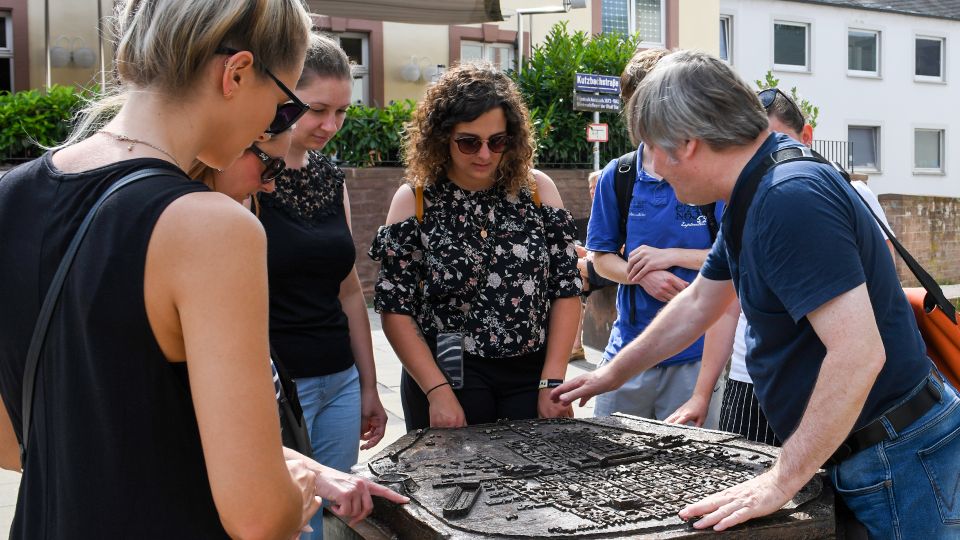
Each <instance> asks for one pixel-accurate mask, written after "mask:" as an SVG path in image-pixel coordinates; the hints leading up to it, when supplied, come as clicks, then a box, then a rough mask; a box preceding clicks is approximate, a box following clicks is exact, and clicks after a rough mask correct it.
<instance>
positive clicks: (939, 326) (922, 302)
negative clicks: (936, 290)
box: [903, 287, 960, 388]
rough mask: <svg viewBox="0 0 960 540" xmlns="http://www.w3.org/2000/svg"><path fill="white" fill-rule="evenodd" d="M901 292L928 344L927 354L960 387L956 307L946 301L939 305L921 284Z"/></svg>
mask: <svg viewBox="0 0 960 540" xmlns="http://www.w3.org/2000/svg"><path fill="white" fill-rule="evenodd" d="M903 292H904V294H906V295H907V300H909V301H910V306H911V307H912V308H913V314H914V316H915V317H916V318H917V327H918V328H920V334H921V335H922V336H923V341H924V342H925V343H926V344H927V356H929V357H930V358H931V359H932V360H933V362H934V363H935V364H936V365H937V367H938V368H939V369H940V372H941V373H943V376H944V377H946V378H947V380H949V381H950V384H952V385H953V386H954V388H960V324H957V312H956V309H954V307H953V305H952V304H949V303H947V306H943V307H941V306H940V304H941V303H942V302H940V301H938V300H937V299H936V298H935V295H934V294H931V293H930V292H927V290H926V289H924V288H922V287H914V288H905V289H903ZM940 295H941V296H942V295H943V292H941V293H940ZM944 308H945V309H944Z"/></svg>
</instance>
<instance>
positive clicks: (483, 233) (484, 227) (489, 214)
mask: <svg viewBox="0 0 960 540" xmlns="http://www.w3.org/2000/svg"><path fill="white" fill-rule="evenodd" d="M494 204H496V203H491V204H490V211H489V212H487V219H486V221H484V222H483V225H481V226H480V227H479V229H480V238H483V239H484V240H486V239H487V225H489V224H490V220H491V219H492V218H493V208H494V206H493V205H494ZM479 206H480V203H479V202H478V203H477V204H476V206H475V207H474V209H476V208H478V207H479ZM470 221H471V222H473V226H474V227H476V226H477V219H476V212H471V215H470Z"/></svg>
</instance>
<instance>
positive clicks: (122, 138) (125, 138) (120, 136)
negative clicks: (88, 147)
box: [97, 129, 183, 169]
mask: <svg viewBox="0 0 960 540" xmlns="http://www.w3.org/2000/svg"><path fill="white" fill-rule="evenodd" d="M97 133H103V134H104V135H109V136H110V137H113V138H114V140H116V141H118V142H122V143H129V144H128V145H127V152H133V147H134V146H135V145H137V144H142V145H144V146H149V147H150V148H153V149H154V150H156V151H157V152H160V153H161V154H163V155H165V156H167V157H168V158H170V159H172V160H173V162H174V163H176V164H177V167H180V168H181V169H183V166H182V165H180V162H179V161H177V158H175V157H173V156H172V155H171V154H170V152H167V151H166V150H164V149H163V148H160V147H159V146H157V145H155V144H152V143H149V142H147V141H143V140H140V139H134V138H133V137H130V136H127V135H123V134H122V133H113V132H112V131H107V130H105V129H101V130H98V131H97Z"/></svg>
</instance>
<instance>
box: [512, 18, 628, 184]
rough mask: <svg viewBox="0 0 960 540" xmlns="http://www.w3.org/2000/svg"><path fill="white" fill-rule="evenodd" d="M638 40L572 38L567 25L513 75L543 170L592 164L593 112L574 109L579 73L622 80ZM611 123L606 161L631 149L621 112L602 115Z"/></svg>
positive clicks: (603, 160) (555, 30)
mask: <svg viewBox="0 0 960 540" xmlns="http://www.w3.org/2000/svg"><path fill="white" fill-rule="evenodd" d="M638 42H639V38H638V37H637V36H634V37H628V36H624V35H622V34H616V33H605V34H598V35H596V36H593V37H590V36H588V35H587V34H586V33H585V32H582V31H578V32H575V33H573V34H571V33H570V32H569V31H568V29H567V23H566V22H565V21H564V22H560V23H558V24H556V25H554V27H553V28H552V29H551V30H550V33H549V34H548V35H547V37H546V39H545V40H544V41H543V43H542V44H540V45H537V46H535V47H534V48H533V54H532V55H531V58H530V59H529V60H528V61H526V62H524V68H523V71H522V72H521V73H517V72H512V73H511V76H512V77H513V79H514V81H516V83H517V85H518V86H519V88H520V92H521V93H522V94H523V97H524V99H525V100H526V102H527V106H528V107H529V109H530V114H531V117H532V120H533V124H534V129H535V133H536V136H537V141H538V147H539V148H538V162H539V164H540V165H541V166H545V165H549V166H569V167H583V166H588V165H589V164H591V163H592V161H593V159H592V157H591V156H592V153H593V148H592V143H588V142H587V140H586V127H587V124H589V123H591V122H593V113H591V112H580V111H574V110H573V104H572V101H573V83H574V77H575V74H576V73H578V72H579V73H596V74H600V75H614V76H617V77H619V76H620V73H621V72H622V71H623V68H624V66H626V65H627V62H628V61H629V60H630V58H631V57H632V56H633V54H634V52H635V51H636V48H637V43H638ZM600 121H601V122H605V123H607V124H608V125H609V127H610V129H609V133H610V141H609V142H607V143H602V144H601V145H600V153H601V163H606V161H609V160H610V159H613V158H615V157H617V156H619V155H621V154H623V153H625V152H628V151H629V150H630V149H631V147H632V145H631V144H630V140H629V138H628V136H627V132H626V128H625V123H624V122H623V119H622V117H621V115H620V113H600Z"/></svg>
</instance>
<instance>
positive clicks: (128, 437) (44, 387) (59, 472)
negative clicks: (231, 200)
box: [0, 153, 226, 540]
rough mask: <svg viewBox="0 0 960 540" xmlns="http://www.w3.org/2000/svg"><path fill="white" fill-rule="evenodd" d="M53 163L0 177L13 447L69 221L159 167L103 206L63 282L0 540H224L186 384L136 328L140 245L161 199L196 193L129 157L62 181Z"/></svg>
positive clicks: (4, 340) (2, 362) (141, 319)
mask: <svg viewBox="0 0 960 540" xmlns="http://www.w3.org/2000/svg"><path fill="white" fill-rule="evenodd" d="M50 155H51V154H49V153H48V154H46V155H44V156H43V157H42V158H40V159H37V160H35V161H32V162H30V163H27V164H25V165H23V166H20V167H18V168H17V169H14V170H12V171H10V172H9V173H7V174H6V175H5V176H4V177H2V178H0V298H3V302H2V303H0V306H2V307H0V394H2V397H3V403H4V405H5V406H6V409H7V412H8V413H9V415H10V420H11V421H12V422H13V427H14V430H15V431H16V433H17V437H18V438H19V437H20V436H21V421H22V420H21V389H22V386H23V369H24V359H25V357H26V353H27V347H28V344H29V341H30V336H31V335H32V333H33V326H34V323H35V322H36V319H37V315H38V313H39V309H40V304H41V302H42V301H43V297H44V296H45V295H46V291H47V287H48V286H49V283H50V280H51V279H52V277H53V274H54V272H55V271H56V268H57V266H58V265H59V263H60V259H61V257H62V256H63V253H64V251H66V246H67V244H69V242H70V240H71V239H72V238H73V234H74V233H75V232H76V229H77V227H78V225H79V224H80V221H81V220H82V219H83V218H84V216H85V215H86V213H87V211H88V210H89V208H90V207H91V206H92V204H93V202H94V201H95V200H96V198H97V197H98V196H99V195H100V194H101V193H103V191H104V190H106V189H107V188H108V187H109V186H110V185H111V184H113V183H114V182H116V181H117V180H119V179H120V178H121V177H122V176H124V175H125V174H127V173H129V172H132V171H135V170H139V169H143V168H146V167H163V168H167V169H169V170H170V175H169V176H162V177H155V178H149V179H145V180H142V181H140V182H137V183H135V184H132V185H130V186H128V187H126V188H124V189H122V190H120V191H119V192H117V193H116V194H114V195H112V196H111V198H110V199H108V200H107V202H106V203H105V204H104V206H103V207H102V208H101V210H100V212H99V213H98V215H97V217H96V219H94V221H93V223H92V225H91V228H90V231H89V232H88V234H87V236H86V239H85V240H84V243H83V244H82V246H81V248H80V250H79V252H78V253H77V257H76V260H75V261H74V263H73V266H72V269H71V271H70V273H69V274H68V276H67V279H66V282H65V284H64V288H63V293H62V294H61V296H60V300H59V303H58V305H57V308H56V309H55V310H54V314H53V318H52V320H51V323H50V330H49V333H48V335H47V340H46V343H45V346H44V349H43V353H42V354H41V356H40V365H39V369H38V371H37V386H36V391H35V399H34V405H33V407H34V409H33V410H34V413H33V414H34V416H33V425H32V426H31V430H30V440H29V441H28V455H27V458H26V468H25V471H24V474H23V477H22V479H21V482H20V494H19V497H18V499H17V509H16V515H15V517H14V521H13V526H12V530H11V535H10V537H11V538H24V539H31V540H33V539H38V538H158V539H159V538H164V539H168V538H223V537H226V533H225V532H224V530H223V526H222V525H221V523H220V519H219V517H218V514H217V511H216V508H215V507H214V503H213V497H212V494H211V492H210V485H209V481H208V478H207V472H206V466H205V464H204V459H203V453H202V450H201V447H200V435H199V431H198V429H197V421H196V417H195V415H194V410H193V401H192V399H191V396H190V387H189V385H188V381H187V370H186V364H171V363H169V362H167V361H166V359H165V358H164V356H163V354H162V353H161V351H160V347H159V345H158V344H157V342H156V339H155V338H154V335H153V332H152V330H151V328H150V324H149V322H148V320H147V315H146V307H145V304H144V296H143V274H144V268H145V262H146V253H147V244H148V242H149V240H150V236H151V234H152V232H153V228H154V226H155V224H156V221H157V219H158V218H159V217H160V214H161V213H162V212H163V210H164V209H165V208H166V207H167V205H169V204H170V203H171V202H172V201H174V200H175V199H177V198H178V197H181V196H183V195H185V194H188V193H192V192H196V191H205V190H206V189H207V188H206V187H205V186H204V185H203V184H201V183H199V182H192V181H190V180H188V179H187V178H186V177H185V176H184V175H183V174H182V173H181V172H180V171H178V170H176V169H175V168H173V167H172V166H171V165H169V164H168V163H166V162H164V161H161V160H156V159H134V160H129V161H123V162H120V163H116V164H112V165H109V166H106V167H102V168H98V169H94V170H91V171H86V172H83V173H78V174H64V173H61V172H59V171H58V170H57V169H56V168H55V167H54V166H53V164H52V162H51V159H50Z"/></svg>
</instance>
